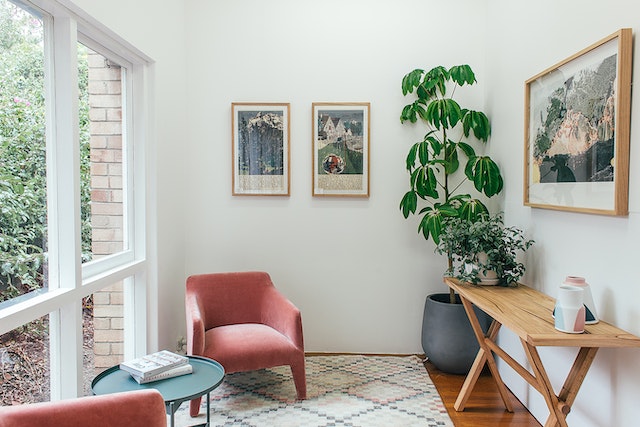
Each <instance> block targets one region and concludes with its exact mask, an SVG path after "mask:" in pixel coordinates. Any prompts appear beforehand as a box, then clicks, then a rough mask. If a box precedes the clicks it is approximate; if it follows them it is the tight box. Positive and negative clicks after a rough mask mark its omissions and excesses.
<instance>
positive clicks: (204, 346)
mask: <svg viewBox="0 0 640 427" xmlns="http://www.w3.org/2000/svg"><path fill="white" fill-rule="evenodd" d="M185 304H186V313H187V351H188V353H189V354H190V355H195V356H204V357H209V358H211V359H214V360H217V361H218V362H220V364H221V365H222V366H223V367H224V369H225V372H227V373H233V372H244V371H252V370H255V369H263V368H271V367H274V366H283V365H289V366H290V367H291V374H292V376H293V381H294V384H295V387H296V392H297V397H298V399H306V396H307V383H306V377H305V366H304V344H303V338H302V318H301V316H300V311H299V310H298V309H297V308H296V307H295V306H294V305H293V304H292V303H291V302H290V301H289V300H287V299H286V298H285V297H284V296H283V295H282V294H281V293H280V292H279V291H278V290H277V289H276V288H275V286H274V285H273V283H272V282H271V278H270V277H269V275H268V274H267V273H264V272H240V273H213V274H199V275H194V276H190V277H189V278H187V284H186V297H185ZM199 410H200V399H194V400H192V401H191V403H190V413H191V416H196V415H197V414H198V412H199Z"/></svg>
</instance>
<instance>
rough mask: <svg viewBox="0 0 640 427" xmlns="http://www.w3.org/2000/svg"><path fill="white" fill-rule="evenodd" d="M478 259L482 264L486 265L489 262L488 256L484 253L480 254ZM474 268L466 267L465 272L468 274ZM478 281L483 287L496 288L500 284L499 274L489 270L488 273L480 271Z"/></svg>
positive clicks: (471, 266)
mask: <svg viewBox="0 0 640 427" xmlns="http://www.w3.org/2000/svg"><path fill="white" fill-rule="evenodd" d="M477 258H478V261H479V262H480V263H481V264H484V263H486V262H487V254H486V253H484V252H480V253H479V254H478V256H477ZM473 268H474V266H473V265H471V264H467V265H465V270H466V272H467V273H470V272H471V271H472V270H473ZM478 279H479V280H480V282H479V283H478V284H479V285H483V286H495V285H497V284H498V283H500V278H499V277H498V274H497V273H496V272H495V271H493V270H488V271H487V272H486V273H485V272H482V271H480V272H479V273H478Z"/></svg>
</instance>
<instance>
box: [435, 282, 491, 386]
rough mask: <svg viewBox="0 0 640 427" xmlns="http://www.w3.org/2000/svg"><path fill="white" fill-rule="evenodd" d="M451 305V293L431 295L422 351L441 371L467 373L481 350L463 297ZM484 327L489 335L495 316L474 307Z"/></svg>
mask: <svg viewBox="0 0 640 427" xmlns="http://www.w3.org/2000/svg"><path fill="white" fill-rule="evenodd" d="M456 298H457V301H456V302H457V303H456V304H451V303H450V302H449V294H432V295H429V296H427V299H426V301H425V304H424V316H423V319H422V349H423V350H424V353H425V355H426V356H427V358H428V359H429V360H430V361H431V362H432V363H433V364H434V365H435V366H436V367H437V368H438V369H439V370H441V371H443V372H446V373H449V374H466V373H467V372H469V369H470V368H471V365H472V364H473V360H474V359H475V357H476V354H477V353H478V350H479V349H480V346H479V345H478V341H477V340H476V336H475V335H474V333H473V329H472V328H471V323H469V318H468V317H467V313H466V312H465V311H464V306H463V305H462V303H461V302H460V297H458V296H457V295H456ZM474 310H475V312H476V315H477V316H478V319H479V320H480V326H481V327H482V329H483V331H484V332H485V333H486V332H487V330H488V329H489V326H490V325H491V320H492V319H491V317H490V316H488V315H487V314H486V313H485V312H483V311H482V310H480V309H479V308H477V307H475V306H474Z"/></svg>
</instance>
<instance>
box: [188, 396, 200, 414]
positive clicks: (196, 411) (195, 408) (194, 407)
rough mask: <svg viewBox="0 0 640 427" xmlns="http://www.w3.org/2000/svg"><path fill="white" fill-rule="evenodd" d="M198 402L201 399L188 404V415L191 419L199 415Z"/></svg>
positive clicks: (198, 398)
mask: <svg viewBox="0 0 640 427" xmlns="http://www.w3.org/2000/svg"><path fill="white" fill-rule="evenodd" d="M200 401H202V397H197V398H195V399H193V400H192V401H190V402H189V415H191V416H192V417H197V416H198V414H199V413H200Z"/></svg>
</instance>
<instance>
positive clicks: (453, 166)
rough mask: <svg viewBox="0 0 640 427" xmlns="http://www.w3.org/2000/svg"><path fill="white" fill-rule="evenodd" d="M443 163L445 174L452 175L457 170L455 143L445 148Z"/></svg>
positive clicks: (458, 163) (458, 164) (457, 161)
mask: <svg viewBox="0 0 640 427" xmlns="http://www.w3.org/2000/svg"><path fill="white" fill-rule="evenodd" d="M444 157H445V163H444V168H445V171H446V173H448V174H452V173H454V172H455V171H457V170H458V167H459V166H460V161H459V160H458V149H457V148H456V144H455V143H449V144H447V145H446V146H445V153H444Z"/></svg>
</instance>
